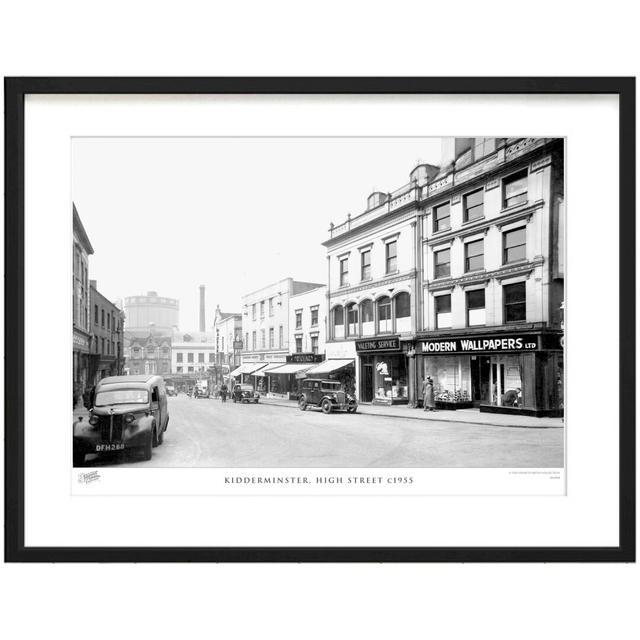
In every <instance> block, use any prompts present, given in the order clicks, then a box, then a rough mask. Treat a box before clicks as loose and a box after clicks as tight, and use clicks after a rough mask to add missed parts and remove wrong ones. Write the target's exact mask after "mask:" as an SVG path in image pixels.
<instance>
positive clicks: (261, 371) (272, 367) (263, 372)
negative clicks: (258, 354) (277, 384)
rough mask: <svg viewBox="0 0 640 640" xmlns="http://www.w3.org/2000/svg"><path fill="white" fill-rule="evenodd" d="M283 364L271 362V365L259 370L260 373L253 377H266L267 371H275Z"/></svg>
mask: <svg viewBox="0 0 640 640" xmlns="http://www.w3.org/2000/svg"><path fill="white" fill-rule="evenodd" d="M283 364H284V363H283V362H272V363H271V364H268V365H267V366H266V367H264V368H262V369H260V371H258V372H256V373H255V374H254V375H256V376H259V377H261V378H262V377H264V376H265V375H267V373H268V372H269V371H272V370H273V369H277V368H278V367H281V366H282V365H283Z"/></svg>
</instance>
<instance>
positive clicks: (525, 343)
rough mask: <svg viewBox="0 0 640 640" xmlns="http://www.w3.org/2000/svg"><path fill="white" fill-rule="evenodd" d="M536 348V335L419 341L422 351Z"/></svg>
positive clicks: (520, 349)
mask: <svg viewBox="0 0 640 640" xmlns="http://www.w3.org/2000/svg"><path fill="white" fill-rule="evenodd" d="M537 349H538V336H537V335H515V336H514V335H511V336H509V335H506V336H487V337H483V338H454V339H451V340H421V341H420V351H422V353H478V352H485V353H497V352H502V351H535V350H537Z"/></svg>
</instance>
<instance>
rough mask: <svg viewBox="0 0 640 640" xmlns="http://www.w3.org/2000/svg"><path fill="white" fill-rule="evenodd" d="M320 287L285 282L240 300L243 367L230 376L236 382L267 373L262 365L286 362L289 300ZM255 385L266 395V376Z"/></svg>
mask: <svg viewBox="0 0 640 640" xmlns="http://www.w3.org/2000/svg"><path fill="white" fill-rule="evenodd" d="M321 286H322V283H317V282H300V281H297V280H294V279H293V278H284V279H283V280H279V281H278V282H274V283H273V284H270V285H268V286H266V287H263V288H261V289H258V290H257V291H253V292H252V293H249V294H246V295H244V296H243V297H242V340H243V348H242V357H241V360H242V364H241V366H240V367H238V368H237V369H235V370H234V371H232V372H231V373H232V375H233V377H234V378H235V379H245V378H246V377H247V376H251V375H252V374H253V373H255V372H256V371H258V370H260V369H264V370H265V372H266V368H267V367H266V366H265V365H274V366H275V365H276V363H278V364H284V363H285V362H286V357H287V355H288V354H289V347H290V345H289V309H290V299H291V296H295V295H297V294H299V293H302V292H304V291H309V290H311V289H317V288H318V287H321ZM263 373H264V372H263ZM256 384H257V386H258V388H259V389H261V390H263V391H265V390H266V384H267V381H266V376H259V377H257V379H256Z"/></svg>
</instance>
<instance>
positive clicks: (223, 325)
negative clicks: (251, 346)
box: [213, 305, 243, 367]
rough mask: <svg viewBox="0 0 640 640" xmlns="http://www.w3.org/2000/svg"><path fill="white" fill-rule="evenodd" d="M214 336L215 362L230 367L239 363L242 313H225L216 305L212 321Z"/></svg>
mask: <svg viewBox="0 0 640 640" xmlns="http://www.w3.org/2000/svg"><path fill="white" fill-rule="evenodd" d="M213 331H214V333H215V336H216V364H219V365H227V366H231V367H235V366H238V365H239V364H240V354H241V353H242V346H243V345H242V314H241V313H225V312H223V311H221V310H220V306H219V305H218V306H217V307H216V312H215V318H214V321H213Z"/></svg>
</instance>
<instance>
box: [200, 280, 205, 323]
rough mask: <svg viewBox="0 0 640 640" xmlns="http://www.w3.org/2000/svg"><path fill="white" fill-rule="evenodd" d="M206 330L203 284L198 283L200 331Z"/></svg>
mask: <svg viewBox="0 0 640 640" xmlns="http://www.w3.org/2000/svg"><path fill="white" fill-rule="evenodd" d="M205 331H206V323H205V315H204V285H203V284H201V285H200V333H204V332H205Z"/></svg>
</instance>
